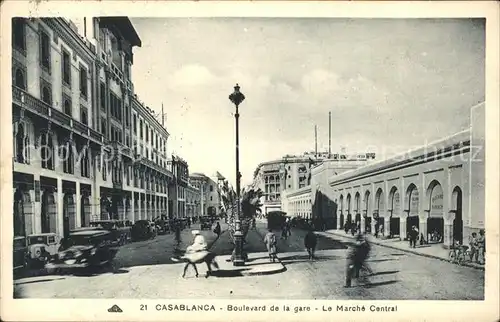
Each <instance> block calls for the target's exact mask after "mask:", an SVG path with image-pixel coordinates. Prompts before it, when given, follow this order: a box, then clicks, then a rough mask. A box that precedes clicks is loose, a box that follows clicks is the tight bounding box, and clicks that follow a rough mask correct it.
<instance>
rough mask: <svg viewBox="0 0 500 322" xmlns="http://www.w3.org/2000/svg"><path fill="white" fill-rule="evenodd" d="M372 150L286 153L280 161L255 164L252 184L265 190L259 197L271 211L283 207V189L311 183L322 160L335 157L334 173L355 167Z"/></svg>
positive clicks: (264, 210) (367, 159)
mask: <svg viewBox="0 0 500 322" xmlns="http://www.w3.org/2000/svg"><path fill="white" fill-rule="evenodd" d="M374 158H375V155H374V154H373V153H366V154H355V155H349V154H346V153H341V154H339V153H335V154H331V155H328V153H318V154H316V153H313V152H306V153H304V154H303V155H299V156H295V155H286V156H284V157H283V158H281V159H279V160H274V161H268V162H263V163H261V164H259V165H258V166H257V169H256V170H255V172H254V180H253V184H252V186H254V187H257V188H260V189H261V190H262V191H263V192H264V196H263V197H262V204H263V209H262V211H263V213H268V212H270V211H277V210H283V211H284V210H285V209H283V207H282V204H281V197H282V195H283V192H284V191H291V190H298V189H302V188H304V187H307V186H309V185H310V183H311V169H312V167H313V166H314V165H317V164H319V163H321V162H323V161H325V160H328V159H330V160H335V161H336V163H337V164H338V166H337V167H336V168H335V171H337V173H340V172H343V171H347V170H350V169H355V168H357V167H359V166H361V165H363V164H365V163H367V162H369V161H370V160H373V159H374Z"/></svg>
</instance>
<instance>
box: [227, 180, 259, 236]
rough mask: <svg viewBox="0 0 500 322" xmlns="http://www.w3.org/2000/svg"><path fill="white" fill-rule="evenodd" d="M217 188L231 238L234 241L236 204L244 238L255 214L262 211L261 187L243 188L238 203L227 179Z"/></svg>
mask: <svg viewBox="0 0 500 322" xmlns="http://www.w3.org/2000/svg"><path fill="white" fill-rule="evenodd" d="M219 190H220V194H221V200H222V207H223V209H224V211H225V213H226V216H227V221H228V225H229V234H230V236H231V240H232V241H233V242H234V232H235V231H236V213H237V209H238V208H236V207H238V206H239V208H240V222H241V232H242V233H243V238H245V237H246V235H247V233H248V230H249V229H250V226H251V223H252V221H253V219H254V218H255V217H256V216H257V214H260V213H261V212H262V210H261V207H262V203H261V201H260V199H261V198H262V196H263V195H264V193H263V192H262V190H261V189H255V188H252V187H250V188H248V189H243V190H242V192H241V200H240V203H239V204H238V200H237V195H236V192H235V191H234V189H233V187H232V186H231V185H230V184H229V183H228V182H227V180H224V182H223V183H222V184H221V186H220V189H219Z"/></svg>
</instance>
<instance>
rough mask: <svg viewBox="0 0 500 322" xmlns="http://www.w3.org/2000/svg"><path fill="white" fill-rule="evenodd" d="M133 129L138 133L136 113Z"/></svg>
mask: <svg viewBox="0 0 500 322" xmlns="http://www.w3.org/2000/svg"><path fill="white" fill-rule="evenodd" d="M133 123H134V124H133V129H134V134H135V135H137V116H136V115H135V114H134V119H133Z"/></svg>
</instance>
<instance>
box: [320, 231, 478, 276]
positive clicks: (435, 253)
mask: <svg viewBox="0 0 500 322" xmlns="http://www.w3.org/2000/svg"><path fill="white" fill-rule="evenodd" d="M316 233H317V234H320V235H323V236H325V237H328V235H335V236H339V237H343V238H348V239H355V238H356V237H355V236H352V235H351V234H350V233H348V234H346V233H345V232H344V231H343V230H335V229H331V230H327V231H324V232H316ZM366 236H367V240H368V241H369V242H370V243H372V244H375V245H379V246H383V247H388V248H392V249H397V250H401V251H404V252H408V253H412V254H415V255H419V256H425V257H430V258H435V259H439V260H442V261H447V262H449V259H448V255H449V252H450V250H449V249H444V248H443V247H442V246H441V245H434V246H432V245H417V247H416V248H410V247H409V243H408V241H405V240H399V239H397V238H396V239H378V238H375V236H373V235H369V234H367V235H366ZM462 266H467V267H472V268H476V269H480V270H483V271H484V265H481V264H476V263H471V262H465V263H463V264H462Z"/></svg>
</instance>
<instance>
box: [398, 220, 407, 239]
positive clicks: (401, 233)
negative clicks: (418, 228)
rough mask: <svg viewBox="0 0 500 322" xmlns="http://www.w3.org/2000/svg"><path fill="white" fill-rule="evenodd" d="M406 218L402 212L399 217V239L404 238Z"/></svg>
mask: <svg viewBox="0 0 500 322" xmlns="http://www.w3.org/2000/svg"><path fill="white" fill-rule="evenodd" d="M406 218H407V215H406V214H403V216H402V217H399V238H400V239H401V240H403V239H405V238H406Z"/></svg>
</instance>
